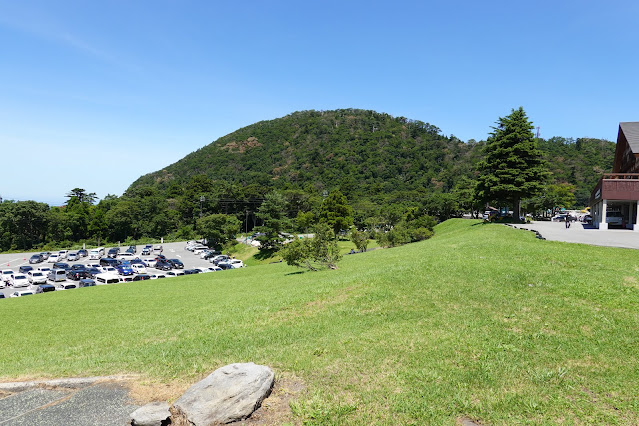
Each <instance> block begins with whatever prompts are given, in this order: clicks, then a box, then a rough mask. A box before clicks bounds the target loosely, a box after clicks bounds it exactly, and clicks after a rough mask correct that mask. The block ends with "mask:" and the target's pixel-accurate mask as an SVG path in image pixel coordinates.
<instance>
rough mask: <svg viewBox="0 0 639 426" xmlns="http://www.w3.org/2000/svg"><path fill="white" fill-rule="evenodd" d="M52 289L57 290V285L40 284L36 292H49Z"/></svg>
mask: <svg viewBox="0 0 639 426" xmlns="http://www.w3.org/2000/svg"><path fill="white" fill-rule="evenodd" d="M50 291H55V286H54V285H51V284H40V285H39V286H38V288H36V294H40V293H48V292H50Z"/></svg>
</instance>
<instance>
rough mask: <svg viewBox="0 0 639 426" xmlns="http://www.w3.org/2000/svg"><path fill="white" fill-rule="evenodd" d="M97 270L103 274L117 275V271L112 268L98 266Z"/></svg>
mask: <svg viewBox="0 0 639 426" xmlns="http://www.w3.org/2000/svg"><path fill="white" fill-rule="evenodd" d="M98 269H99V270H100V271H102V273H104V274H113V275H118V270H117V269H115V268H114V267H113V266H100V267H99V268H98Z"/></svg>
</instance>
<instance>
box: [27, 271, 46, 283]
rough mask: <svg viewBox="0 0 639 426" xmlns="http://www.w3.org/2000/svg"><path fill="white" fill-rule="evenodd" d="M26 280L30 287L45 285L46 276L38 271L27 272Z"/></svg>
mask: <svg viewBox="0 0 639 426" xmlns="http://www.w3.org/2000/svg"><path fill="white" fill-rule="evenodd" d="M27 280H29V283H30V284H31V285H33V284H46V282H47V276H46V275H45V274H44V272H40V271H29V272H27Z"/></svg>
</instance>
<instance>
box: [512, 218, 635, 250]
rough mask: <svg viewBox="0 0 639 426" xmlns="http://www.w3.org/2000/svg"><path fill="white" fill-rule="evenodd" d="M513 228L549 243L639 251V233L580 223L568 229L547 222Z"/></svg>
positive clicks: (558, 224)
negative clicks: (559, 242) (532, 232)
mask: <svg viewBox="0 0 639 426" xmlns="http://www.w3.org/2000/svg"><path fill="white" fill-rule="evenodd" d="M515 226H516V227H517V228H521V229H529V230H535V231H537V232H539V233H540V234H541V236H542V237H544V238H545V239H547V240H551V241H564V242H567V243H579V244H590V245H594V246H605V247H621V248H631V249H639V232H637V231H631V230H628V229H608V230H603V229H595V228H593V227H591V226H590V225H585V224H583V223H581V222H572V224H571V225H570V228H566V224H565V223H564V222H547V221H544V222H541V221H540V222H532V223H530V224H526V225H515Z"/></svg>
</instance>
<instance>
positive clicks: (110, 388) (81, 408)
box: [0, 378, 140, 426]
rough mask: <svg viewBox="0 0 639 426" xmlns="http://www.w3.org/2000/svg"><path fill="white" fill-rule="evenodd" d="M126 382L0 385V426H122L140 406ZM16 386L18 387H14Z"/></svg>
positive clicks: (96, 379)
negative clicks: (0, 397)
mask: <svg viewBox="0 0 639 426" xmlns="http://www.w3.org/2000/svg"><path fill="white" fill-rule="evenodd" d="M126 383H127V382H126V380H122V379H117V378H89V379H70V380H55V381H49V382H21V383H17V384H16V383H0V392H3V393H4V394H8V396H5V397H4V398H2V399H0V426H18V425H20V426H53V425H65V426H95V425H104V426H111V425H113V426H116V425H117V426H122V425H125V424H128V423H129V422H130V415H131V413H133V411H135V410H136V409H137V408H139V407H140V405H139V404H137V403H136V402H134V401H133V400H132V399H131V398H130V397H129V389H128V387H127V386H126ZM16 385H18V386H16Z"/></svg>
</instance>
